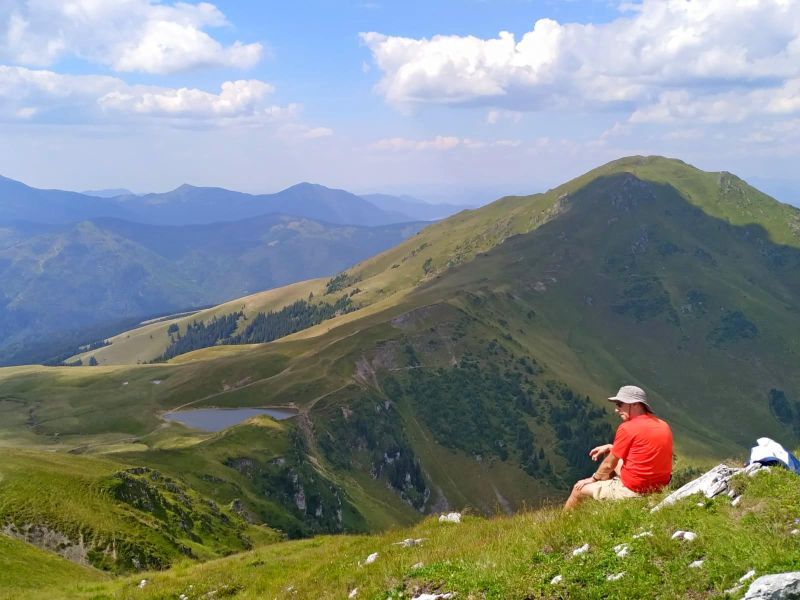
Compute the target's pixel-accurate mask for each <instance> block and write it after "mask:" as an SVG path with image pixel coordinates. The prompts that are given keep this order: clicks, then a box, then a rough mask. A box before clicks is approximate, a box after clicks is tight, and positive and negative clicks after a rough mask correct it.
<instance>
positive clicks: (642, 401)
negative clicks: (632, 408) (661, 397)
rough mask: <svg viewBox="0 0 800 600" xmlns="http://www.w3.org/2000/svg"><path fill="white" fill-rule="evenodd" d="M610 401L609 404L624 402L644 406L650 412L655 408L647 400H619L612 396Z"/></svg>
mask: <svg viewBox="0 0 800 600" xmlns="http://www.w3.org/2000/svg"><path fill="white" fill-rule="evenodd" d="M608 401H609V402H622V403H623V404H644V405H645V406H646V407H647V408H649V409H650V410H652V409H653V407H652V406H650V403H649V402H647V401H645V400H629V399H627V398H618V397H617V396H611V397H610V398H609V399H608Z"/></svg>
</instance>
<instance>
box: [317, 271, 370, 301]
mask: <svg viewBox="0 0 800 600" xmlns="http://www.w3.org/2000/svg"><path fill="white" fill-rule="evenodd" d="M359 281H361V278H360V277H354V276H352V275H350V274H349V273H347V271H345V272H342V273H339V274H338V275H336V276H335V277H332V278H330V279H329V280H328V282H327V283H326V284H325V294H326V295H327V294H335V293H336V292H339V291H341V290H343V289H345V288H347V287H350V286H351V285H353V284H354V283H358V282H359Z"/></svg>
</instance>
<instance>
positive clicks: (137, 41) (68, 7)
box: [0, 0, 264, 74]
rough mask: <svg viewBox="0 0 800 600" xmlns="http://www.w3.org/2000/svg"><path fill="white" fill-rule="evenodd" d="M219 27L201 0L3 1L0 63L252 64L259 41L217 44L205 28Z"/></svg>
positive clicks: (154, 69)
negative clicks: (164, 0)
mask: <svg viewBox="0 0 800 600" xmlns="http://www.w3.org/2000/svg"><path fill="white" fill-rule="evenodd" d="M227 26H228V22H227V21H226V19H225V16H224V15H223V14H222V12H221V11H220V10H219V9H218V8H217V7H216V6H214V5H213V4H209V3H207V2H201V3H199V4H189V3H186V2H174V3H170V4H166V3H160V2H157V1H155V0H27V1H25V0H4V2H2V3H0V60H4V61H6V62H12V63H16V64H21V65H25V66H33V67H47V66H52V65H54V64H55V63H56V62H57V61H58V60H60V59H62V58H70V57H75V58H79V59H83V60H86V61H89V62H91V63H95V64H100V65H104V66H107V67H109V68H111V69H113V70H115V71H120V72H122V71H138V72H145V73H158V74H165V73H174V72H178V71H184V70H188V69H195V68H199V67H206V66H222V67H234V68H249V67H252V66H253V65H255V64H256V63H258V61H259V60H260V59H261V57H262V54H263V51H264V49H263V47H262V45H261V44H260V43H249V44H245V43H242V42H239V41H236V42H234V43H233V44H230V45H228V46H224V45H223V44H221V43H220V42H219V41H217V40H216V39H214V38H213V37H212V36H211V35H209V33H208V32H207V31H206V29H209V28H218V27H227Z"/></svg>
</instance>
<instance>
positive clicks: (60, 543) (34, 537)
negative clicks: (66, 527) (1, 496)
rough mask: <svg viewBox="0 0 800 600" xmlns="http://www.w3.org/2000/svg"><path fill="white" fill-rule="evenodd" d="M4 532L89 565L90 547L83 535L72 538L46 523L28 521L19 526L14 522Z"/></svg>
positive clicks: (68, 558) (4, 528) (73, 560)
mask: <svg viewBox="0 0 800 600" xmlns="http://www.w3.org/2000/svg"><path fill="white" fill-rule="evenodd" d="M0 531H2V533H4V534H6V535H7V536H10V537H13V538H17V539H18V540H22V541H24V542H27V543H29V544H32V545H33V546H36V547H37V548H41V549H42V550H49V551H50V552H55V553H56V554H59V555H61V556H63V557H64V558H66V559H67V560H71V561H72V562H76V563H78V564H81V565H88V564H89V561H88V559H87V555H88V548H86V546H85V545H84V541H83V536H80V538H79V539H77V540H72V539H70V538H69V537H67V536H66V535H64V534H63V533H61V532H60V531H56V530H54V529H50V528H49V527H47V526H46V525H37V524H34V523H26V524H24V525H21V526H19V527H17V526H16V525H14V524H13V523H9V524H7V525H6V526H5V527H3V529H2V530H0Z"/></svg>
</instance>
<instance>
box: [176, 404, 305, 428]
mask: <svg viewBox="0 0 800 600" xmlns="http://www.w3.org/2000/svg"><path fill="white" fill-rule="evenodd" d="M257 415H269V416H270V417H272V418H273V419H276V420H278V421H282V420H284V419H289V418H291V417H294V416H296V415H297V411H293V410H291V409H280V408H192V409H189V410H176V411H174V412H168V413H164V414H163V415H162V416H163V417H164V418H165V419H166V420H168V421H176V422H178V423H181V424H183V425H186V426H187V427H194V428H195V429H202V430H203V431H222V430H223V429H227V428H228V427H232V426H233V425H236V424H237V423H241V422H242V421H245V420H247V419H249V418H250V417H255V416H257Z"/></svg>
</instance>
